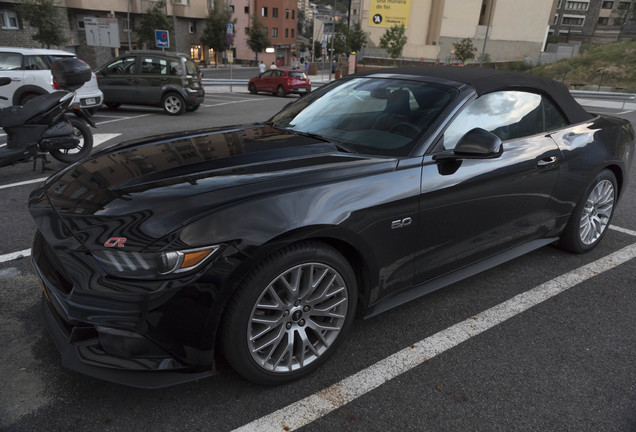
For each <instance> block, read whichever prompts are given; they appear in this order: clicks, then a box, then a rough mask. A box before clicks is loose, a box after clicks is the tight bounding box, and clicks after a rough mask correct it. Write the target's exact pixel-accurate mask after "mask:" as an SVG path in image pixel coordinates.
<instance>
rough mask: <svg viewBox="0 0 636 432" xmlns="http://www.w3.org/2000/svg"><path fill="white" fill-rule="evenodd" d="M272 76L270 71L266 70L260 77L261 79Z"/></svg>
mask: <svg viewBox="0 0 636 432" xmlns="http://www.w3.org/2000/svg"><path fill="white" fill-rule="evenodd" d="M271 76H272V71H271V70H268V71H266V72H263V75H261V78H269V77H271Z"/></svg>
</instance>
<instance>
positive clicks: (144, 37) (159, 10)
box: [135, 0, 172, 49]
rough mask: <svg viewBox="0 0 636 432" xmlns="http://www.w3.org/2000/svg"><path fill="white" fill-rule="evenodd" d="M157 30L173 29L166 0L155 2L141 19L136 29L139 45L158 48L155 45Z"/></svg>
mask: <svg viewBox="0 0 636 432" xmlns="http://www.w3.org/2000/svg"><path fill="white" fill-rule="evenodd" d="M155 30H168V31H172V20H170V18H169V17H168V15H166V2H165V0H160V1H158V2H156V3H153V4H152V5H151V6H150V7H149V8H148V10H147V11H146V13H145V14H144V15H143V16H142V17H141V19H140V20H139V24H138V25H137V26H136V30H135V31H136V33H137V37H138V38H139V40H138V43H139V45H142V44H146V47H148V48H149V49H158V48H157V47H156V46H155Z"/></svg>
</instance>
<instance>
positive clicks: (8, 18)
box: [0, 11, 20, 30]
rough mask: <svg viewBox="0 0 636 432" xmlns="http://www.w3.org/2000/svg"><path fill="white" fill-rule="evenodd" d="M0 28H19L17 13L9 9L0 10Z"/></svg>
mask: <svg viewBox="0 0 636 432" xmlns="http://www.w3.org/2000/svg"><path fill="white" fill-rule="evenodd" d="M0 28H3V29H10V30H17V29H19V28H20V25H19V22H18V14H16V13H15V12H11V11H0Z"/></svg>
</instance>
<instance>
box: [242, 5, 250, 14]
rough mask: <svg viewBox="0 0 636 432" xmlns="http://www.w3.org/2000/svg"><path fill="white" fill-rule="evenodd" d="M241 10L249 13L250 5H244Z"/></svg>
mask: <svg viewBox="0 0 636 432" xmlns="http://www.w3.org/2000/svg"><path fill="white" fill-rule="evenodd" d="M243 11H244V12H245V13H246V14H248V13H250V7H249V6H245V7H244V8H243Z"/></svg>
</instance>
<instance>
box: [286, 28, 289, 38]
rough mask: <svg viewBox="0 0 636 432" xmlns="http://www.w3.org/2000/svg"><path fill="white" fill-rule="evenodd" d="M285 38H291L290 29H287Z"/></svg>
mask: <svg viewBox="0 0 636 432" xmlns="http://www.w3.org/2000/svg"><path fill="white" fill-rule="evenodd" d="M285 37H286V38H288V37H289V29H285Z"/></svg>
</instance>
